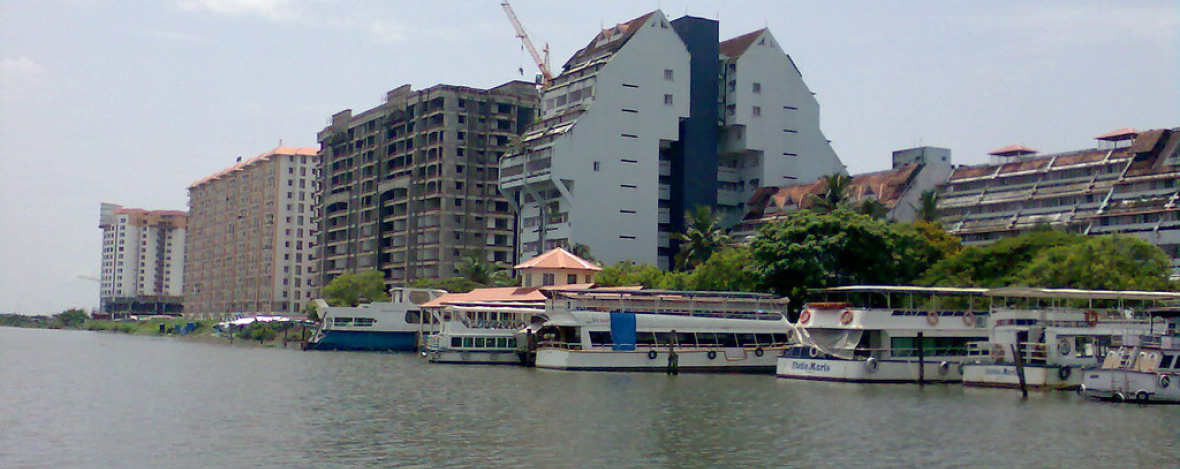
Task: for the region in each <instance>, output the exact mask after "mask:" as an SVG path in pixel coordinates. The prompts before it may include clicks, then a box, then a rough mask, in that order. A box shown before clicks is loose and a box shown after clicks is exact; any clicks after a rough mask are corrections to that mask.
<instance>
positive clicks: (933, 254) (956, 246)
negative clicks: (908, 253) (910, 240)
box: [897, 220, 963, 262]
mask: <svg viewBox="0 0 1180 469" xmlns="http://www.w3.org/2000/svg"><path fill="white" fill-rule="evenodd" d="M897 229H900V230H913V232H914V233H916V234H918V235H919V236H921V237H923V238H926V242H927V243H929V245H930V246H929V247H930V249H931V251H930V252H929V253H927V257H928V258H929V259H930V260H931V261H932V262H938V261H941V260H943V259H946V258H948V257H950V256H953V255H955V254H958V253H959V251H962V250H963V244H962V240H960V239H959V238H958V237H957V236H954V235H952V234H950V233H947V232H946V230H945V229H943V228H942V225H939V224H937V223H929V222H925V221H922V220H918V221H915V222H914V223H912V224H910V225H900V226H898V227H897Z"/></svg>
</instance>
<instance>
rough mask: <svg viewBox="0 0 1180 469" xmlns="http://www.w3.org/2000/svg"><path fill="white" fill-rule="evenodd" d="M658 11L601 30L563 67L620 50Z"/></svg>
mask: <svg viewBox="0 0 1180 469" xmlns="http://www.w3.org/2000/svg"><path fill="white" fill-rule="evenodd" d="M656 13H659V10H656V11H653V12H651V13H648V14H646V15H643V16H640V17H638V18H635V19H633V20H631V21H628V22H626V23H620V24H617V25H615V26H612V27H609V28H606V29H603V30H602V31H599V32H598V35H596V36H594V39H592V40H590V44H587V45H586V47H583V48H582V49H581V50H579V51H577V52H574V55H573V56H572V57H570V59H569V60H567V61H566V62H565V65H562V68H563V69H567V68H569V67H570V66H571V65H574V64H578V63H582V62H584V61H586V60H589V59H591V58H593V57H597V56H599V55H603V54H606V53H611V52H614V51H617V50H619V49H620V48H622V47H623V44H626V43H627V41H628V40H629V39H631V36H634V35H635V32H636V31H638V30H639V28H640V27H641V26H643V25H644V24H646V23H647V20H648V19H649V18H651V17H652V15H654V14H656ZM615 36H618V37H615ZM612 37H614V39H611V38H612ZM603 41H606V42H603Z"/></svg>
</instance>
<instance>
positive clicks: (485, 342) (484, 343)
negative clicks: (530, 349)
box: [451, 337, 516, 349]
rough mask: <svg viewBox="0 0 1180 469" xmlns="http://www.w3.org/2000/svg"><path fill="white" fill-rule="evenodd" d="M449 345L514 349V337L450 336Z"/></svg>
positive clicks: (455, 346) (454, 346)
mask: <svg viewBox="0 0 1180 469" xmlns="http://www.w3.org/2000/svg"><path fill="white" fill-rule="evenodd" d="M451 347H453V348H476V349H482V348H495V349H515V348H516V338H514V337H451Z"/></svg>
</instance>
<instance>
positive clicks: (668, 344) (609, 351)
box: [529, 289, 790, 373]
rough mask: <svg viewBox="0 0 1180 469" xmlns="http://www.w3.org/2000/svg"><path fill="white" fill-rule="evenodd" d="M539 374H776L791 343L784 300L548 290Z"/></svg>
mask: <svg viewBox="0 0 1180 469" xmlns="http://www.w3.org/2000/svg"><path fill="white" fill-rule="evenodd" d="M545 295H546V296H547V297H548V300H547V302H546V311H545V315H546V316H547V317H548V320H546V321H545V322H544V323H542V324H541V325H540V327H539V328H537V330H536V333H535V336H534V337H533V338H532V339H531V340H530V341H529V342H530V343H532V342H535V343H536V347H535V365H536V367H537V368H548V369H557V370H579V371H665V372H669V373H679V372H746V373H771V372H773V371H774V365H775V357H776V356H777V355H778V354H779V353H781V351H782V350H783V349H784V348H785V347H786V345H787V343H788V341H789V339H790V334H789V332H790V323H789V322H788V321H787V319H786V316H785V315H784V310H785V308H786V305H787V299H785V298H775V297H773V296H770V295H762V294H752V293H727V292H685V291H661V290H635V289H615V290H612V289H595V290H584V291H561V290H553V291H546V292H545Z"/></svg>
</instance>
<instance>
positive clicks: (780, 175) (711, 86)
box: [500, 11, 843, 269]
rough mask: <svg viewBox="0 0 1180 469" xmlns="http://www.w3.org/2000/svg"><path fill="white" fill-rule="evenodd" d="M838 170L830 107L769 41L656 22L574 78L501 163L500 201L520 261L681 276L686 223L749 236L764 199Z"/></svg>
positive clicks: (603, 39) (635, 26)
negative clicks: (707, 213) (629, 266)
mask: <svg viewBox="0 0 1180 469" xmlns="http://www.w3.org/2000/svg"><path fill="white" fill-rule="evenodd" d="M722 113H724V114H725V116H724V118H723V117H722ZM722 119H724V120H722ZM838 171H843V165H842V164H841V163H840V161H839V159H838V158H836V155H835V153H834V152H833V151H832V149H831V147H830V145H828V142H827V140H826V139H824V137H823V134H822V133H820V132H819V124H818V105H817V104H816V102H815V99H814V97H813V96H812V94H811V92H810V91H809V90H808V89H807V87H806V85H805V84H803V81H802V79H801V77H800V76H799V73H798V70H797V69H795V67H794V65H793V64H792V63H791V60H790V58H789V57H788V56H787V55H786V54H785V53H783V52H782V50H781V49H780V48H779V47H778V44H777V43H776V42H775V40H774V38H773V36H772V35H771V34H770V33H769V32H768V31H766V30H762V31H758V32H755V33H752V34H748V35H745V36H741V37H739V38H736V39H733V40H730V41H726V42H723V43H719V42H718V40H717V22H716V21H713V20H706V19H701V18H692V17H684V18H680V19H677V20H675V21H668V20H667V18H666V17H665V16H664V14H663V13H662V12H660V11H655V12H652V13H649V14H647V15H644V16H641V17H639V18H636V19H634V20H631V21H629V22H627V23H623V24H620V25H617V26H614V27H611V28H607V29H604V30H603V31H601V32H600V33H599V34H598V35H597V36H596V37H595V38H594V40H592V41H591V42H590V44H588V45H587V46H586V47H585V48H583V49H581V50H579V51H578V52H577V53H575V54H574V56H573V57H572V58H571V59H570V60H569V61H568V62H567V63H566V64H565V65H564V66H563V70H562V73H561V74H560V75H558V76H557V77H555V78H554V79H553V82H552V83H551V84H550V86H549V87H548V88H546V89H545V90H544V92H543V95H542V114H541V120H540V121H539V122H538V123H536V124H535V125H533V126H532V127H531V128H530V129H529V131H528V132H526V133H525V135H524V137H523V141H522V147H521V148H520V149H519V151H515V152H513V153H512V154H510V155H508V156H506V157H505V158H504V159H502V160H501V162H500V190H501V192H502V193H503V194H504V195H505V196H507V197H508V198H509V200H510V201H511V203H512V204H513V206H514V208H515V209H517V211H518V214H519V216H518V240H519V241H518V242H519V249H520V250H519V253H518V254H519V256H520V258H527V257H530V256H533V255H536V254H539V253H541V252H543V251H547V250H549V249H552V248H556V247H565V248H569V247H572V246H574V245H576V244H583V245H586V246H588V247H589V248H590V252H591V253H592V254H593V255H594V256H595V257H596V258H598V259H600V260H602V261H604V262H607V263H613V262H615V261H619V260H632V261H635V262H640V263H647V264H654V265H657V266H659V267H661V268H664V269H667V268H668V267H669V266H670V265H671V259H672V258H673V255H674V251H675V248H676V246H675V241H674V240H673V239H672V234H674V233H678V232H681V231H683V227H684V214H685V212H687V211H689V210H691V209H693V208H694V207H696V206H699V205H706V206H712V207H716V208H718V209H719V210H721V211H722V213H723V214H724V215H725V217H726V221H727V222H728V223H730V224H732V223H736V222H737V221H738V220H739V219H740V217H741V214H742V213H743V212H744V211H745V207H744V201H745V200H747V199H748V198H749V197H750V196H751V195H753V193H754V190H755V189H756V188H757V187H759V186H761V185H766V184H773V185H778V184H781V181H788V180H794V179H805V180H808V179H813V178H815V177H817V176H819V175H821V174H830V173H833V172H838Z"/></svg>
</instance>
